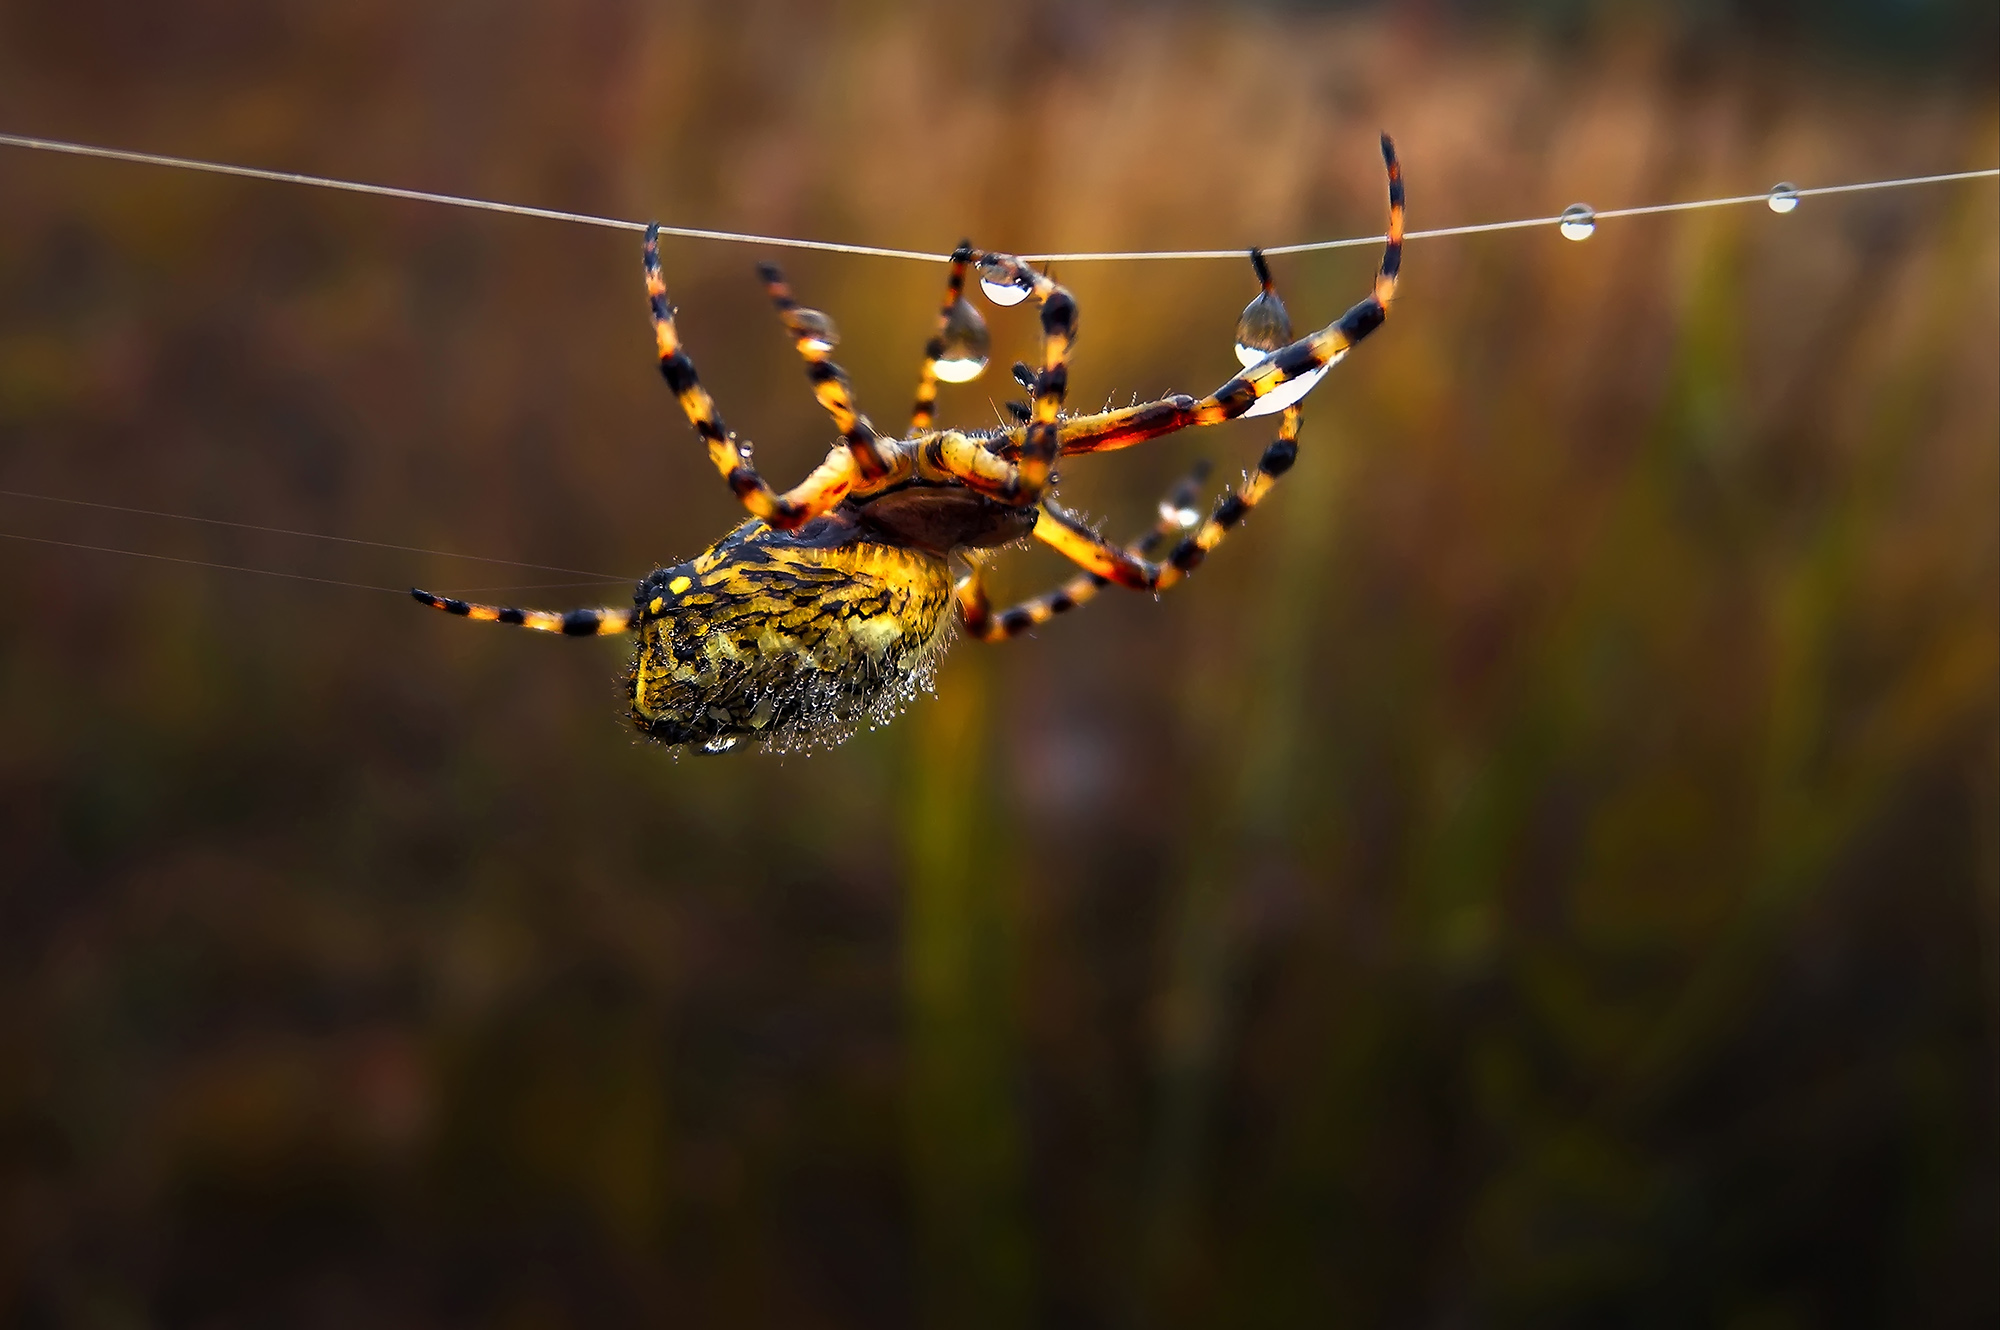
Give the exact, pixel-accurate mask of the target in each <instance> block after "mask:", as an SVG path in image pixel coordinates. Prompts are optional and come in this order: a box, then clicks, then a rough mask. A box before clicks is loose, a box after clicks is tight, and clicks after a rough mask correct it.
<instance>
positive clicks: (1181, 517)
mask: <svg viewBox="0 0 2000 1330" xmlns="http://www.w3.org/2000/svg"><path fill="white" fill-rule="evenodd" d="M1160 520H1161V521H1162V522H1171V523H1173V524H1174V525H1175V526H1177V527H1179V528H1181V529H1182V530H1183V531H1185V530H1186V529H1187V528H1189V527H1191V526H1193V525H1194V524H1195V523H1196V522H1199V521H1200V520H1201V514H1200V513H1198V512H1196V511H1195V510H1194V509H1192V508H1176V507H1174V506H1173V505H1172V504H1171V503H1163V504H1161V505H1160Z"/></svg>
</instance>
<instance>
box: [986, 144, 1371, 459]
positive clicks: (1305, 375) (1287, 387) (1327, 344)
mask: <svg viewBox="0 0 2000 1330" xmlns="http://www.w3.org/2000/svg"><path fill="white" fill-rule="evenodd" d="M1382 160H1383V162H1384V163H1385V165H1386V166H1387V168H1388V175H1389V230H1388V243H1387V245H1386V247H1385V248H1384V249H1383V251H1382V263H1381V266H1380V268H1379V269H1378V270H1377V271H1376V274H1375V285H1374V288H1373V290H1371V291H1370V292H1369V294H1368V296H1367V298H1366V299H1364V300H1362V301H1361V302H1359V303H1358V304H1356V305H1355V306H1354V307H1353V308H1352V309H1350V310H1348V311H1347V312H1346V313H1345V314H1343V315H1341V316H1340V317H1339V318H1338V319H1335V320H1334V321H1333V322H1332V323H1330V324H1328V325H1327V326H1326V327H1324V328H1322V329H1320V330H1319V331H1318V332H1316V333H1311V334H1309V335H1307V336H1305V337H1302V338H1300V339H1299V340H1298V341H1295V342H1293V343H1292V344H1291V345H1290V346H1287V347H1284V348H1282V349H1281V350H1279V351H1276V352H1274V353H1273V354H1272V355H1271V356H1270V357H1269V358H1267V359H1265V360H1262V361H1260V362H1258V363H1257V364H1255V365H1253V366H1250V367H1249V368H1247V369H1245V370H1244V371H1243V372H1242V373H1241V374H1239V375H1237V376H1236V377H1235V378H1233V379H1230V380H1229V381H1228V382H1227V383H1225V384H1223V385H1222V386H1221V387H1220V388H1217V389H1216V390H1215V391H1214V392H1213V393H1210V394H1209V395H1208V396H1207V397H1204V398H1201V399H1199V400H1197V399H1196V398H1193V397H1189V396H1186V395H1181V396H1176V397H1165V398H1161V399H1160V400H1159V401H1156V402H1144V403H1141V404H1139V405H1138V406H1130V407H1125V408H1124V409H1122V410H1118V411H1106V412H1102V413H1100V414H1097V415H1090V416H1075V417H1072V418H1071V419H1069V420H1066V421H1064V422H1062V426H1061V431H1060V433H1061V450H1062V453H1063V455H1064V456H1069V455H1072V454H1076V453H1101V452H1110V451H1111V450H1113V449H1116V448H1129V447H1131V446H1132V445H1133V444H1135V443H1144V442H1145V441H1147V440H1148V439H1157V438H1159V437H1160V436H1161V435H1164V434H1172V433H1174V432H1175V431H1176V430H1183V429H1187V428H1188V427H1190V426H1195V425H1216V424H1220V423H1221V422H1223V421H1225V420H1234V419H1236V418H1237V417H1239V416H1245V415H1267V414H1271V413H1274V412H1276V411H1279V410H1282V409H1284V408H1286V407H1289V406H1290V405H1292V404H1293V403H1294V402H1297V401H1298V400H1299V399H1300V398H1302V397H1304V396H1305V394H1306V393H1307V392H1308V391H1310V390H1311V389H1312V387H1313V386H1314V385H1315V384H1317V383H1318V382H1319V380H1320V378H1321V376H1323V375H1324V374H1325V373H1326V371H1327V370H1328V369H1330V368H1332V366H1333V365H1334V363H1335V362H1336V361H1338V360H1339V359H1340V358H1341V357H1343V356H1345V355H1346V354H1347V353H1348V351H1350V350H1352V349H1353V347H1354V345H1355V344H1356V343H1357V342H1359V341H1361V340H1362V339H1363V338H1365V337H1367V336H1368V334H1370V333H1372V332H1374V331H1375V329H1377V328H1379V327H1380V326H1381V325H1382V322H1383V320H1384V319H1385V318H1387V317H1388V313H1389V306H1390V304H1391V303H1392V302H1393V301H1394V299H1395V296H1396V279H1397V277H1398V275H1399V274H1400V273H1401V271H1402V265H1403V172H1402V167H1401V166H1400V165H1399V164H1398V163H1397V160H1396V145H1395V144H1394V143H1393V142H1392V141H1391V140H1390V138H1389V136H1388V135H1387V134H1384V135H1383V136H1382ZM1260 403H1261V404H1262V405H1261V406H1260ZM992 442H993V443H994V444H995V445H996V447H997V450H998V451H999V453H1000V454H1001V455H1002V456H1006V457H1013V456H1022V457H1025V456H1026V454H1027V452H1028V444H1029V436H1028V430H1027V429H1025V428H1022V427H1020V426H1016V427H1015V428H1013V429H1011V430H1008V431H1006V432H1005V433H1004V434H1001V435H997V436H994V438H993V440H992Z"/></svg>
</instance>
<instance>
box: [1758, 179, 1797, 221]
mask: <svg viewBox="0 0 2000 1330" xmlns="http://www.w3.org/2000/svg"><path fill="white" fill-rule="evenodd" d="M1764 202H1766V203H1768V204H1770V205H1771V211H1772V212H1775V213H1779V214H1784V213H1788V212H1790V211H1792V209H1794V208H1796V207H1798V206H1799V187H1798V186H1797V185H1795V184H1793V183H1792V182H1791V181H1789V180H1781V181H1779V182H1778V183H1777V184H1775V185H1773V186H1771V192H1770V193H1769V194H1768V195H1766V196H1765V198H1764Z"/></svg>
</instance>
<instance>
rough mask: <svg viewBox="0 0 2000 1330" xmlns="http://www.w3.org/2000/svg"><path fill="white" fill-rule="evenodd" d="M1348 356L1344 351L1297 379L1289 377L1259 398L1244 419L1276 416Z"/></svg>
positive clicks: (1315, 386) (1244, 414) (1244, 415)
mask: <svg viewBox="0 0 2000 1330" xmlns="http://www.w3.org/2000/svg"><path fill="white" fill-rule="evenodd" d="M1346 358H1347V352H1345V351H1342V352H1341V353H1340V354H1339V355H1337V356H1335V357H1334V358H1333V359H1332V360H1329V361H1327V362H1326V363H1325V364H1324V365H1321V366H1320V367H1319V368H1318V369H1309V370H1307V371H1306V372H1305V373H1303V374H1301V375H1299V376H1298V377H1297V378H1296V379H1287V380H1286V381H1285V382H1283V383H1281V384H1279V385H1278V386H1277V387H1275V388H1273V389H1271V391H1270V392H1267V393H1265V394H1264V395H1263V396H1262V397H1260V398H1258V399H1257V404H1256V405H1255V406H1253V407H1251V408H1250V409H1249V410H1248V411H1245V412H1244V413H1243V417H1244V419H1246V420H1247V419H1249V418H1250V417H1251V416H1274V415H1276V414H1278V412H1280V411H1283V410H1284V409H1285V408H1286V407H1288V406H1290V405H1292V403H1294V402H1296V401H1298V400H1299V399H1300V398H1302V397H1304V396H1305V395H1306V394H1307V393H1309V392H1311V391H1312V390H1313V389H1315V388H1317V387H1319V381H1320V380H1321V379H1323V378H1325V377H1326V372H1327V371H1328V370H1330V369H1332V368H1333V367H1334V366H1335V365H1338V364H1339V363H1340V362H1341V361H1342V360H1345V359H1346Z"/></svg>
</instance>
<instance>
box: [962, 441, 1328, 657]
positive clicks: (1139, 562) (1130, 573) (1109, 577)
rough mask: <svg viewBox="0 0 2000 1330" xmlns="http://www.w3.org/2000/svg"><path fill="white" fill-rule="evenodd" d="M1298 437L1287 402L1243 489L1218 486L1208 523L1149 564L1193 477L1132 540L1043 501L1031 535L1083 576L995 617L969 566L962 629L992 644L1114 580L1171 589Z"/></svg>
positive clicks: (1238, 518)
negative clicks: (1117, 538) (1122, 541)
mask: <svg viewBox="0 0 2000 1330" xmlns="http://www.w3.org/2000/svg"><path fill="white" fill-rule="evenodd" d="M1298 437H1299V408H1298V407H1297V406H1296V405H1294V406H1288V407H1286V408H1285V412H1284V415H1283V417H1282V418H1281V419H1280V420H1279V422H1278V437H1277V438H1276V439H1275V440H1273V441H1272V443H1271V446H1270V447H1268V448H1266V449H1265V450H1264V455H1263V457H1261V458H1259V459H1258V462H1257V469H1256V471H1255V472H1253V473H1252V475H1251V477H1250V479H1249V480H1248V481H1247V482H1246V483H1245V484H1244V486H1243V488H1242V489H1241V490H1240V491H1236V490H1231V491H1225V492H1224V493H1223V495H1222V497H1221V499H1219V500H1217V502H1216V505H1215V509H1214V511H1213V512H1211V513H1210V514H1209V515H1208V518H1207V520H1205V521H1204V522H1202V524H1201V525H1200V526H1199V527H1197V528H1196V529H1195V530H1194V531H1192V532H1190V533H1188V534H1187V535H1185V536H1182V537H1181V539H1180V543H1178V544H1177V545H1175V546H1174V548H1173V551H1172V552H1171V553H1169V554H1168V555H1167V557H1166V558H1165V559H1164V560H1163V561H1161V562H1159V563H1154V562H1153V561H1152V559H1151V558H1150V556H1151V555H1152V553H1153V552H1154V551H1155V550H1156V549H1157V548H1158V547H1159V543H1160V541H1162V540H1164V539H1165V538H1166V536H1168V535H1170V534H1172V529H1178V527H1179V522H1178V520H1177V519H1176V520H1174V522H1173V528H1172V529H1169V528H1168V526H1167V523H1168V521H1169V514H1170V513H1172V512H1175V511H1177V510H1178V509H1179V508H1180V507H1182V506H1185V505H1186V504H1191V503H1192V502H1193V501H1194V493H1193V486H1194V485H1195V484H1196V483H1198V481H1190V482H1186V483H1184V485H1183V487H1182V490H1181V491H1179V492H1177V493H1176V494H1175V496H1174V497H1173V498H1171V499H1169V501H1168V504H1171V505H1172V507H1171V508H1169V507H1168V505H1162V507H1161V520H1160V525H1158V526H1156V527H1155V528H1154V530H1153V532H1152V533H1149V534H1148V536H1147V537H1146V538H1144V539H1142V540H1140V541H1138V542H1135V543H1134V544H1132V545H1114V544H1112V543H1111V542H1110V541H1107V540H1105V539H1104V538H1103V537H1102V536H1099V535H1097V534H1096V533H1095V532H1093V531H1091V530H1090V528H1088V527H1086V526H1085V525H1084V524H1083V523H1081V522H1079V521H1078V520H1077V519H1076V518H1074V517H1071V516H1070V515H1069V514H1068V513H1065V512H1063V511H1062V510H1061V509H1060V508H1057V507H1056V506H1055V505H1054V504H1052V503H1050V502H1048V501H1047V500H1044V501H1043V502H1042V504H1041V511H1040V513H1039V514H1038V515H1037V517H1036V520H1035V538H1036V539H1038V540H1040V541H1043V542H1044V543H1046V544H1048V545H1050V546H1052V547H1053V548H1055V549H1057V550H1060V551H1061V552H1062V553H1063V554H1064V555H1066V556H1067V557H1068V558H1070V559H1071V560H1073V561H1074V562H1076V563H1077V564H1079V565H1081V566H1082V567H1083V569H1084V572H1083V574H1082V575H1081V576H1079V577H1074V578H1071V579H1070V580H1069V581H1068V582H1066V583H1064V584H1063V585H1062V586H1061V587H1059V588H1057V589H1056V590H1054V591H1051V592H1046V593H1044V594H1043V595H1040V596H1037V597H1035V598H1033V599H1032V600H1025V601H1022V602H1021V603H1020V604H1018V605H1015V606H1013V607H1012V608H1011V609H1007V610H1004V611H1002V612H1001V613H999V614H994V613H993V612H992V610H991V608H990V607H989V605H988V604H987V600H986V592H985V588H984V587H983V585H982V584H981V581H980V568H979V565H978V564H977V563H973V564H972V571H971V573H970V574H969V575H968V576H966V577H962V578H960V579H959V581H958V583H957V585H956V586H955V587H954V588H953V590H954V591H955V593H956V594H957V597H958V611H959V618H960V620H961V621H963V623H964V624H965V627H966V631H968V632H970V633H971V634H972V635H973V636H975V637H977V638H980V639H981V640H983V641H987V642H998V641H1001V640H1003V639H1005V638H1009V637H1013V636H1015V635H1016V634H1019V633H1022V632H1025V631H1026V630H1027V629H1030V628H1033V627H1035V626H1036V625H1038V624H1043V623H1047V622H1048V621H1049V620H1050V619H1052V618H1054V617H1055V616H1056V615H1058V614H1061V613H1063V612H1065V611H1067V610H1072V609H1075V608H1076V607H1077V606H1078V605H1081V604H1083V603H1084V602H1086V601H1088V600H1090V599H1091V598H1092V597H1094V596H1095V595H1096V594H1097V593H1098V592H1099V591H1101V590H1103V589H1104V588H1105V587H1107V586H1109V585H1111V584H1112V583H1114V582H1116V583H1117V584H1118V585H1120V586H1127V587H1131V588H1133V589H1135V590H1139V591H1165V590H1166V589H1167V588H1169V587H1171V586H1174V585H1175V584H1177V583H1178V582H1180V580H1181V579H1182V578H1184V577H1186V576H1187V575H1188V574H1189V573H1191V572H1193V571H1194V570H1195V569H1196V568H1198V567H1200V566H1201V562H1202V560H1203V559H1206V558H1207V557H1208V554H1209V551H1210V550H1213V549H1214V548H1215V547H1216V546H1217V545H1220V544H1221V543H1222V541H1223V538H1224V537H1226V536H1227V535H1228V534H1229V533H1230V531H1231V530H1232V529H1234V528H1235V527H1236V525H1237V524H1238V523H1240V522H1242V520H1243V519H1244V518H1245V517H1246V516H1248V515H1249V513H1250V510H1251V509H1252V508H1255V507H1256V506H1257V505H1258V504H1259V503H1260V502H1262V501H1263V498H1264V496H1265V495H1267V494H1269V493H1270V492H1271V487H1272V486H1273V485H1275V484H1277V481H1278V477H1279V476H1282V475H1284V474H1285V472H1287V471H1289V470H1291V468H1292V463H1293V461H1295V460H1296V459H1297V457H1298V451H1299V449H1298Z"/></svg>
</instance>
